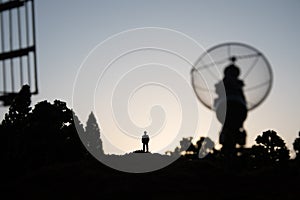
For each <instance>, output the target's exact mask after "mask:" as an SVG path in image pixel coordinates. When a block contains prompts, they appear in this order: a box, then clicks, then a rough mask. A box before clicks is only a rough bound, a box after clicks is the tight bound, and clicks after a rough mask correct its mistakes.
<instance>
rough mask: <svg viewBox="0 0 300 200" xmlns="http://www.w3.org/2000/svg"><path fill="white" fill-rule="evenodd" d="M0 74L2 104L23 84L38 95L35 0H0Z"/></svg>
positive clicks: (7, 103)
mask: <svg viewBox="0 0 300 200" xmlns="http://www.w3.org/2000/svg"><path fill="white" fill-rule="evenodd" d="M0 77H1V79H2V80H0V101H2V106H9V105H11V103H12V101H13V99H14V98H15V96H16V94H17V93H18V92H19V90H20V89H21V87H22V86H23V85H25V84H27V85H29V86H30V88H31V94H38V75H37V58H36V35H35V16H34V0H0Z"/></svg>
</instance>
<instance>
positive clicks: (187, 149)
mask: <svg viewBox="0 0 300 200" xmlns="http://www.w3.org/2000/svg"><path fill="white" fill-rule="evenodd" d="M192 140H193V138H192V137H188V138H182V140H181V141H180V146H179V147H176V148H175V149H174V151H167V152H166V154H167V155H170V156H182V157H184V158H188V159H198V158H204V157H205V156H206V155H208V154H212V153H213V152H214V151H215V149H214V146H215V143H214V142H213V141H212V140H211V139H210V138H208V137H200V139H199V140H198V141H197V142H196V145H194V144H193V143H192Z"/></svg>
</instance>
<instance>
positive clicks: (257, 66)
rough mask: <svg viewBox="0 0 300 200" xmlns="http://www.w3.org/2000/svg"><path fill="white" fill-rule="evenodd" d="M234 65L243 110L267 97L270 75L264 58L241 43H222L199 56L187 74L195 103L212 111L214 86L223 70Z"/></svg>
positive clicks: (271, 77)
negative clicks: (241, 88)
mask: <svg viewBox="0 0 300 200" xmlns="http://www.w3.org/2000/svg"><path fill="white" fill-rule="evenodd" d="M231 63H235V65H236V66H238V67H239V69H240V75H239V79H241V80H243V82H244V84H245V85H244V88H243V90H244V95H245V97H246V101H247V109H248V110H252V109H254V108H256V107H257V106H258V105H260V104H261V103H262V102H263V101H264V100H265V98H266V97H267V96H268V94H269V92H270V90H271V86H272V82H273V74H272V70H271V66H270V64H269V62H268V60H267V59H266V57H265V56H264V55H263V54H262V53H261V52H260V51H258V50H257V49H255V48H253V47H251V46H249V45H246V44H242V43H223V44H220V45H217V46H214V47H212V48H210V49H209V50H207V51H206V52H205V53H203V54H202V55H201V56H200V57H199V59H198V60H197V61H196V63H195V65H194V68H193V69H192V71H191V76H192V85H193V88H194V90H195V93H196V95H197V97H198V99H199V100H200V101H201V103H203V104H204V105H205V106H206V107H207V108H209V109H212V110H213V109H214V99H216V98H217V94H216V91H215V90H216V88H215V84H216V83H218V82H220V81H222V79H223V76H224V74H223V72H224V68H225V67H227V66H228V65H230V64H231Z"/></svg>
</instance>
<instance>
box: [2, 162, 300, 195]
mask: <svg viewBox="0 0 300 200" xmlns="http://www.w3.org/2000/svg"><path fill="white" fill-rule="evenodd" d="M298 166H299V165H298ZM299 174H300V169H299V167H296V165H294V164H293V163H291V164H290V166H289V167H287V168H286V169H285V170H279V169H277V170H276V169H264V170H257V171H251V172H238V173H228V172H224V170H223V169H222V168H221V167H218V166H215V165H213V164H211V163H210V162H209V161H203V160H194V161H189V160H183V159H182V160H177V161H176V162H174V163H172V164H171V165H169V166H168V167H166V168H163V169H161V170H158V171H155V172H150V173H142V174H132V173H125V172H119V171H116V170H113V169H111V168H108V167H106V166H104V165H103V164H101V163H100V162H98V161H96V160H93V159H90V160H86V161H80V162H74V163H67V164H56V165H52V166H49V167H43V168H41V169H39V170H36V171H32V172H29V173H27V174H26V175H23V176H21V177H19V178H17V179H14V180H11V181H9V182H7V183H6V184H5V185H4V186H3V187H2V192H1V193H2V195H1V196H3V195H5V196H6V195H8V196H7V197H6V199H15V198H16V199H21V198H22V199H116V198H122V199H188V198H191V197H193V198H197V199H241V200H244V199H264V200H265V199H273V200H275V199H297V200H298V199H300V175H299Z"/></svg>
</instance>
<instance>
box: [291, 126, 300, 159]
mask: <svg viewBox="0 0 300 200" xmlns="http://www.w3.org/2000/svg"><path fill="white" fill-rule="evenodd" d="M293 147H294V150H295V152H296V159H297V160H300V131H299V137H298V138H296V139H295V141H294V143H293Z"/></svg>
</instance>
